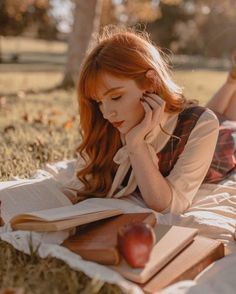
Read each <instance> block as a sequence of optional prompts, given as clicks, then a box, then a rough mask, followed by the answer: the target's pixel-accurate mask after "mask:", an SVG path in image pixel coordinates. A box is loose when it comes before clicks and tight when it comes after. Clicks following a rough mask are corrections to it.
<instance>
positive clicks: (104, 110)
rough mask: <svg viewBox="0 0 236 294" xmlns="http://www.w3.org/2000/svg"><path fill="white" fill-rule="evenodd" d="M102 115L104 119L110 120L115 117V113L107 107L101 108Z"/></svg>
mask: <svg viewBox="0 0 236 294" xmlns="http://www.w3.org/2000/svg"><path fill="white" fill-rule="evenodd" d="M101 111H102V115H103V117H104V118H105V119H108V120H109V119H111V118H113V117H115V116H116V115H117V111H116V110H115V109H114V108H111V107H109V106H107V105H103V106H102V107H101Z"/></svg>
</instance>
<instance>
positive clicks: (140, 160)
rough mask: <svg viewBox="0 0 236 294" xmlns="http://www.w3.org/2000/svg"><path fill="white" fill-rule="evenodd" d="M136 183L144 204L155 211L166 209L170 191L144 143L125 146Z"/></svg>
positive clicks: (169, 199)
mask: <svg viewBox="0 0 236 294" xmlns="http://www.w3.org/2000/svg"><path fill="white" fill-rule="evenodd" d="M127 148H128V152H129V157H130V162H131V166H132V168H133V171H134V176H135V179H136V182H137V184H138V186H139V189H140V191H141V194H142V197H143V199H144V201H145V202H146V204H147V205H148V206H149V207H150V208H151V209H153V210H155V211H162V210H164V209H165V208H167V207H168V206H169V204H170V201H171V189H170V187H169V184H168V182H167V180H166V179H165V178H164V177H163V176H162V174H161V173H160V171H159V168H158V163H157V161H156V162H154V161H153V159H152V157H151V154H150V152H149V150H148V146H147V144H146V142H145V141H144V142H143V143H142V144H139V145H138V146H135V147H132V146H131V145H129V144H127Z"/></svg>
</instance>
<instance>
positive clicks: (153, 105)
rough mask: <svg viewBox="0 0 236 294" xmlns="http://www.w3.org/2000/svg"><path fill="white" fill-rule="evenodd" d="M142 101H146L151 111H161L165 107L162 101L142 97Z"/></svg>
mask: <svg viewBox="0 0 236 294" xmlns="http://www.w3.org/2000/svg"><path fill="white" fill-rule="evenodd" d="M144 100H145V101H147V103H148V104H149V105H150V106H151V108H152V109H153V110H157V109H159V108H161V109H163V107H164V106H165V103H163V102H162V101H163V100H162V101H160V100H158V101H157V100H153V99H152V98H150V97H144Z"/></svg>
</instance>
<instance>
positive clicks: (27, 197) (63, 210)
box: [0, 179, 123, 232]
mask: <svg viewBox="0 0 236 294" xmlns="http://www.w3.org/2000/svg"><path fill="white" fill-rule="evenodd" d="M4 184H5V186H4V185H1V186H2V187H3V188H2V189H1V190H0V201H1V219H2V221H3V223H9V222H10V223H11V226H12V228H13V229H14V230H32V231H40V232H42V231H59V230H65V229H68V228H73V227H76V226H79V225H82V224H87V223H90V222H94V221H97V220H100V219H105V218H108V217H112V216H115V215H120V214H123V210H121V209H116V208H113V207H109V206H108V205H106V202H105V201H101V200H105V199H99V200H100V201H96V200H98V199H96V198H91V199H87V200H84V201H81V202H79V203H77V204H74V205H73V204H72V203H71V201H70V200H69V199H68V198H67V197H66V196H65V195H64V194H63V193H62V192H61V191H60V189H59V188H58V187H57V185H56V183H55V181H54V180H53V179H40V180H39V179H33V180H32V179H31V180H20V181H9V182H6V183H4Z"/></svg>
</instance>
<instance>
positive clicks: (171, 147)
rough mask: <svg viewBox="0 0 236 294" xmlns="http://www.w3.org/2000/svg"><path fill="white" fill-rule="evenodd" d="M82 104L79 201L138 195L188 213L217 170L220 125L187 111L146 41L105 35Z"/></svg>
mask: <svg viewBox="0 0 236 294" xmlns="http://www.w3.org/2000/svg"><path fill="white" fill-rule="evenodd" d="M78 97H79V111H80V123H81V135H82V143H81V145H80V146H79V148H78V151H79V153H80V155H81V157H82V158H83V163H82V164H81V161H80V163H79V164H80V165H79V168H78V171H77V179H79V180H80V181H79V182H80V183H82V184H83V185H82V187H81V185H80V189H79V191H78V197H79V198H78V199H83V198H87V197H114V198H120V197H124V196H127V195H130V194H131V193H132V194H133V193H134V194H135V195H136V197H139V198H140V199H141V200H142V201H143V202H144V203H145V204H146V206H148V207H149V208H151V209H153V210H155V211H158V212H163V213H165V212H168V211H171V212H174V213H181V212H183V211H184V210H186V209H187V208H188V207H189V206H190V204H191V202H192V199H193V197H194V195H195V194H196V192H197V190H198V189H199V186H200V185H201V183H202V182H203V180H204V178H205V176H206V174H207V171H208V169H209V166H210V164H211V160H212V156H213V153H214V149H215V145H216V141H217V136H218V128H219V123H218V120H217V118H216V116H215V114H214V113H213V112H212V111H211V110H209V109H205V108H203V107H200V106H192V107H187V103H186V100H185V98H184V97H183V95H182V91H181V88H180V87H178V86H177V85H176V84H175V83H174V82H173V80H172V79H171V76H170V73H169V70H168V68H167V64H166V62H165V60H164V58H163V57H162V56H161V54H160V51H159V49H158V48H156V47H155V46H154V45H153V44H152V43H151V41H150V40H149V39H148V36H147V35H145V34H144V33H143V34H141V33H137V32H136V33H135V32H132V31H131V30H121V29H117V28H116V29H115V28H114V27H112V28H111V27H107V28H105V29H104V30H103V33H102V34H101V35H100V37H99V39H98V43H97V44H96V46H95V47H94V48H93V50H92V51H91V52H90V53H89V54H88V56H87V57H86V58H85V60H84V63H83V64H82V66H81V72H80V77H79V83H78ZM81 160H82V159H81Z"/></svg>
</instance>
